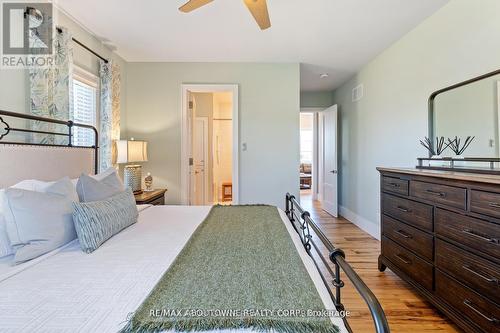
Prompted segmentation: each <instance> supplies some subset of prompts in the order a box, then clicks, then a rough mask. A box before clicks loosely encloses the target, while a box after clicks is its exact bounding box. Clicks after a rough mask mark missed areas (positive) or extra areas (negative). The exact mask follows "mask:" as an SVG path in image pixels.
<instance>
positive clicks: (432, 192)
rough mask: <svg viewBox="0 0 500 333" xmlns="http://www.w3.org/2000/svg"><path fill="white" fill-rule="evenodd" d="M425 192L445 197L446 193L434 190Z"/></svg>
mask: <svg viewBox="0 0 500 333" xmlns="http://www.w3.org/2000/svg"><path fill="white" fill-rule="evenodd" d="M426 192H427V193H429V194H432V195H435V196H438V197H445V196H446V193H444V192H436V191H433V190H427V191H426Z"/></svg>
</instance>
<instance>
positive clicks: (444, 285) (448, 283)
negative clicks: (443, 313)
mask: <svg viewBox="0 0 500 333" xmlns="http://www.w3.org/2000/svg"><path fill="white" fill-rule="evenodd" d="M436 294H437V295H438V296H439V297H440V298H442V299H443V300H444V301H445V302H447V303H448V304H450V305H451V306H452V307H454V309H455V310H456V311H457V312H459V313H460V314H461V315H463V316H465V317H467V318H469V319H470V321H472V322H474V323H475V324H476V325H478V326H479V327H480V328H481V329H482V330H483V332H491V333H492V332H500V326H499V325H500V308H499V307H498V305H497V304H495V303H493V302H491V301H489V300H488V299H486V298H484V297H482V296H480V295H478V294H476V293H475V292H473V291H472V290H470V289H469V288H467V287H465V286H464V285H462V284H460V283H459V282H457V281H455V280H453V279H451V278H450V277H448V276H446V275H445V274H444V273H441V272H440V271H439V270H437V271H436Z"/></svg>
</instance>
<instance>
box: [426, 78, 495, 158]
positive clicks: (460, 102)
mask: <svg viewBox="0 0 500 333" xmlns="http://www.w3.org/2000/svg"><path fill="white" fill-rule="evenodd" d="M499 112H500V70H497V71H494V72H491V73H488V74H485V75H482V76H479V77H477V78H474V79H471V80H467V81H465V82H461V83H458V84H455V85H453V86H450V87H447V88H444V89H441V90H438V91H436V92H434V93H433V94H432V95H431V96H430V98H429V137H430V138H433V140H434V141H435V140H436V139H435V138H436V137H442V136H443V137H445V138H446V139H447V138H451V139H452V140H453V139H454V138H455V137H458V138H461V140H462V143H463V142H464V141H465V139H466V138H467V137H468V136H471V137H474V140H473V141H472V143H471V144H470V146H469V147H468V148H467V149H466V151H465V152H464V153H463V156H464V157H465V158H484V159H495V158H500V130H499V127H500V116H499ZM443 155H444V156H443V157H454V156H453V155H454V153H453V152H452V151H451V150H450V149H448V150H447V151H446V152H445V153H444V154H443Z"/></svg>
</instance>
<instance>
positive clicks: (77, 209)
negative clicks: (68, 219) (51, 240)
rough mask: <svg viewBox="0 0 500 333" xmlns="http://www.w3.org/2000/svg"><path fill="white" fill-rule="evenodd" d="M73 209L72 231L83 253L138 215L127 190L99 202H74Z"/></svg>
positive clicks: (96, 245)
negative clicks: (73, 225) (73, 229)
mask: <svg viewBox="0 0 500 333" xmlns="http://www.w3.org/2000/svg"><path fill="white" fill-rule="evenodd" d="M73 208H74V212H73V221H74V223H75V229H76V234H77V235H78V239H79V241H80V246H81V248H82V250H83V251H84V252H86V253H92V252H94V251H95V250H97V249H98V248H99V246H101V245H102V244H103V243H104V242H105V241H107V240H108V239H110V238H111V237H113V236H114V235H116V234H117V233H119V232H120V231H122V230H123V229H125V228H127V227H128V226H130V225H132V224H134V223H136V222H137V218H138V216H139V213H138V211H137V206H136V204H135V198H134V195H133V193H132V190H131V189H127V190H126V191H124V192H122V193H119V194H117V195H115V196H112V197H111V198H109V199H106V200H102V201H94V202H74V203H73Z"/></svg>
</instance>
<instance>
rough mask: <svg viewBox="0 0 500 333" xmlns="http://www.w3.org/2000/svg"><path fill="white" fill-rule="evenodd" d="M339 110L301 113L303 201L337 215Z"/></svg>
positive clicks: (332, 107)
mask: <svg viewBox="0 0 500 333" xmlns="http://www.w3.org/2000/svg"><path fill="white" fill-rule="evenodd" d="M337 118H338V112H337V106H336V105H333V106H331V107H330V108H328V109H326V110H325V109H302V110H301V113H300V199H301V204H302V206H303V207H304V208H305V209H306V210H309V209H312V207H313V206H317V207H320V208H322V209H323V210H325V211H326V212H328V213H329V214H330V215H332V216H335V217H336V216H337V215H338V195H337V191H338V190H337V181H338V179H337V178H338V167H337V163H338V161H337V154H338V148H337V135H338V128H337V126H338V119H337Z"/></svg>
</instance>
